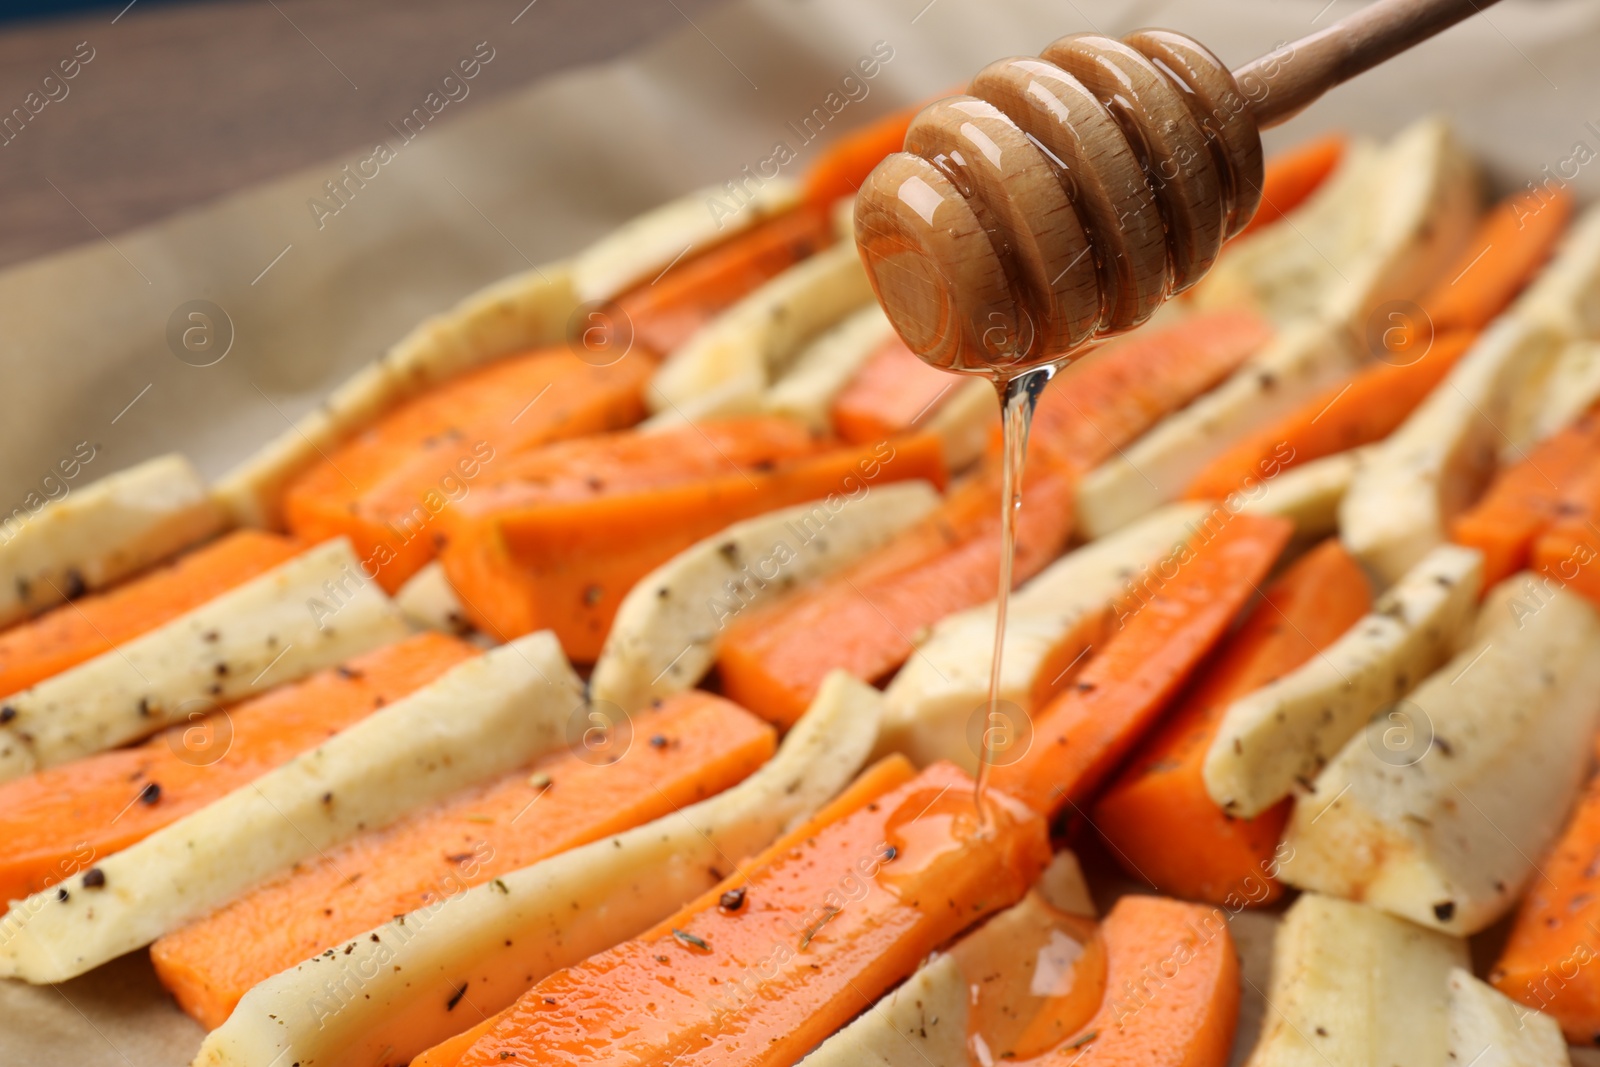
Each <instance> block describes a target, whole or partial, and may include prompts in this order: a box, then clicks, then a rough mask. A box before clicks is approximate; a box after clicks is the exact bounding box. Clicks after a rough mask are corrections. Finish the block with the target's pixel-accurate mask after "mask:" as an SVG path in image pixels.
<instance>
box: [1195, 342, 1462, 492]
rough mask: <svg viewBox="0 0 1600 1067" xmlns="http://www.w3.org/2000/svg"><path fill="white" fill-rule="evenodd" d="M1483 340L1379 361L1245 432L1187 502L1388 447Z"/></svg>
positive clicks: (1201, 478) (1197, 481)
mask: <svg viewBox="0 0 1600 1067" xmlns="http://www.w3.org/2000/svg"><path fill="white" fill-rule="evenodd" d="M1476 338H1477V334H1475V333H1472V332H1470V331H1465V330H1457V331H1455V332H1453V333H1446V334H1442V335H1440V336H1439V337H1437V338H1436V339H1435V340H1434V342H1433V345H1432V346H1431V347H1430V348H1429V349H1428V351H1427V352H1426V353H1425V354H1424V355H1423V356H1422V357H1421V358H1420V359H1417V360H1415V361H1414V362H1410V363H1406V364H1404V365H1396V364H1390V363H1374V364H1372V365H1371V366H1368V367H1365V368H1363V369H1361V370H1359V371H1357V372H1355V374H1353V375H1351V376H1350V378H1349V379H1347V380H1346V381H1344V382H1343V383H1341V384H1339V385H1335V386H1331V387H1330V388H1328V389H1327V390H1326V391H1324V392H1322V393H1320V394H1319V395H1317V396H1315V397H1313V398H1312V399H1311V400H1310V401H1308V402H1307V403H1305V404H1304V405H1302V406H1301V407H1299V408H1296V409H1295V410H1294V411H1291V412H1289V413H1288V414H1287V415H1285V416H1284V417H1283V418H1281V419H1279V420H1277V421H1276V422H1273V423H1269V424H1268V425H1266V426H1263V427H1261V429H1259V430H1257V431H1255V432H1254V433H1250V434H1246V435H1245V436H1244V437H1242V438H1240V439H1239V440H1238V441H1236V442H1235V443H1234V444H1233V445H1232V446H1231V447H1229V448H1228V449H1227V450H1226V451H1225V452H1223V453H1222V454H1221V455H1219V456H1218V457H1217V458H1216V459H1214V460H1212V461H1211V462H1210V463H1209V464H1207V465H1206V466H1205V467H1204V468H1203V469H1202V470H1201V471H1200V473H1199V474H1197V475H1196V476H1195V479H1194V481H1193V482H1191V483H1190V484H1189V487H1188V489H1186V490H1185V491H1184V497H1185V498H1186V499H1188V500H1224V499H1226V498H1227V497H1228V496H1229V495H1231V494H1233V493H1236V492H1239V491H1241V490H1245V489H1249V488H1250V487H1251V486H1253V485H1258V484H1260V483H1261V482H1262V481H1265V480H1267V479H1270V478H1273V477H1275V476H1276V475H1278V474H1280V473H1282V472H1283V471H1285V470H1288V469H1289V468H1291V467H1298V466H1300V465H1301V464H1302V463H1309V462H1311V461H1312V460H1314V459H1321V458H1322V457H1324V456H1331V455H1334V454H1335V453H1338V452H1345V451H1348V450H1349V449H1352V448H1357V447H1359V446H1361V445H1365V444H1371V443H1372V442H1374V441H1381V440H1382V439H1383V438H1385V437H1387V436H1389V434H1391V433H1393V432H1394V430H1395V429H1396V428H1397V427H1399V425H1400V424H1401V423H1402V422H1404V421H1405V420H1406V418H1407V417H1408V416H1409V415H1410V414H1411V412H1412V411H1414V410H1416V407H1417V405H1418V404H1420V403H1422V401H1423V400H1424V399H1425V398H1426V397H1427V395H1428V394H1429V393H1431V392H1433V390H1434V388H1435V387H1436V386H1438V384H1439V383H1440V382H1441V381H1443V380H1444V376H1445V375H1446V374H1448V373H1449V372H1450V368H1451V367H1454V366H1455V365H1456V363H1457V362H1458V361H1459V360H1460V359H1461V357H1462V356H1463V355H1465V354H1466V352H1467V350H1468V349H1469V348H1471V347H1472V342H1473V341H1474V340H1476Z"/></svg>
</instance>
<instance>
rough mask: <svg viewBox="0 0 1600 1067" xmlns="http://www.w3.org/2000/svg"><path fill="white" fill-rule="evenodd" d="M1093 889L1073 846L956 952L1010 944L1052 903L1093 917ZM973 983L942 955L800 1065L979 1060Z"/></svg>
mask: <svg viewBox="0 0 1600 1067" xmlns="http://www.w3.org/2000/svg"><path fill="white" fill-rule="evenodd" d="M1088 892H1089V891H1088V886H1087V885H1085V884H1084V881H1083V873H1082V871H1081V870H1079V868H1078V861H1077V857H1075V856H1074V855H1073V854H1072V853H1071V852H1060V853H1057V854H1056V858H1055V859H1054V860H1052V861H1051V864H1050V866H1049V867H1047V868H1046V869H1045V872H1044V873H1043V874H1042V875H1040V876H1039V882H1038V884H1036V885H1035V886H1034V887H1033V889H1032V891H1030V892H1029V893H1028V895H1027V896H1025V897H1023V898H1022V900H1021V902H1020V903H1017V904H1014V905H1012V906H1011V907H1010V908H1007V909H1006V910H1005V911H1003V912H1001V913H1000V914H998V915H996V916H994V917H993V918H992V919H990V920H989V921H988V922H986V923H985V924H984V925H983V926H981V927H979V928H978V929H977V930H975V931H973V932H972V933H970V934H968V935H967V936H966V937H964V938H962V940H961V944H960V946H958V948H957V950H956V951H957V952H960V951H961V950H962V949H963V948H967V949H971V950H973V951H974V952H975V954H977V955H979V956H989V957H994V956H996V955H998V954H999V952H1000V951H1003V950H1004V949H1003V948H1002V946H1004V947H1005V948H1009V947H1010V945H1011V944H1012V943H1015V941H1016V939H1015V938H1012V939H1008V938H1007V936H1006V935H1007V933H1008V932H1010V928H1021V929H1023V930H1029V929H1038V928H1040V927H1042V926H1045V925H1046V924H1047V923H1048V922H1049V914H1050V913H1049V908H1054V909H1055V910H1057V911H1064V912H1067V913H1068V914H1071V915H1081V916H1083V917H1085V918H1090V919H1092V918H1094V905H1093V904H1092V903H1090V902H1089V897H1088ZM1046 905H1048V907H1046ZM1052 947H1053V946H1052ZM986 950H987V951H986ZM997 950H998V951H997ZM1063 950H1064V951H1058V952H1057V953H1056V954H1055V955H1054V956H1052V955H1051V954H1050V948H1048V947H1047V948H1045V949H1044V950H1043V952H1042V953H1041V954H1040V955H1042V956H1044V958H1045V959H1046V960H1049V961H1051V962H1054V961H1055V958H1056V957H1060V956H1062V955H1064V953H1065V952H1071V951H1072V950H1071V948H1070V947H1067V946H1063ZM1037 959H1038V957H1037V956H1036V957H1035V960H1026V961H1024V960H1018V961H1017V962H1018V965H1019V967H1030V968H1031V967H1033V966H1036V965H1037V964H1036V960H1037ZM1070 965H1071V960H1063V961H1062V966H1063V969H1065V968H1066V967H1070ZM968 982H969V979H968V977H967V975H965V974H964V973H963V972H962V969H961V966H960V965H959V964H958V963H957V962H956V957H955V956H953V955H950V954H948V953H946V954H943V955H940V956H938V957H936V958H935V959H933V960H931V961H930V962H928V963H926V964H924V965H923V966H922V967H920V968H918V970H917V971H916V973H915V974H913V975H912V976H911V977H910V978H907V979H906V980H905V982H904V983H902V984H901V985H900V986H899V987H897V988H896V989H894V990H893V991H892V992H890V993H889V994H888V995H887V996H885V997H884V998H883V999H882V1000H879V1001H878V1002H877V1003H876V1004H874V1005H873V1006H872V1007H870V1008H868V1009H867V1010H866V1011H864V1012H862V1013H861V1015H860V1017H858V1018H857V1019H856V1020H855V1022H853V1023H851V1024H850V1025H849V1026H847V1027H845V1028H844V1029H843V1030H840V1031H839V1032H838V1033H836V1034H834V1035H833V1036H832V1037H830V1038H829V1039H828V1040H826V1041H824V1042H823V1043H822V1044H821V1045H819V1046H818V1047H817V1049H816V1050H815V1051H813V1052H812V1053H811V1054H810V1055H808V1056H806V1058H805V1059H803V1060H801V1061H800V1063H801V1065H802V1067H968V1065H969V1064H970V1063H971V1062H972V1060H971V1059H970V1058H969V1054H968V1050H967V1006H968V1001H969V1000H970V999H971V994H970V986H969V984H968Z"/></svg>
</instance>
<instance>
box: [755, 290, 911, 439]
mask: <svg viewBox="0 0 1600 1067" xmlns="http://www.w3.org/2000/svg"><path fill="white" fill-rule="evenodd" d="M893 337H894V327H893V326H890V325H889V317H888V316H887V315H885V314H884V313H883V309H882V308H881V307H879V306H878V305H877V304H872V305H869V306H867V307H864V308H862V309H861V310H860V311H857V312H855V313H854V314H852V315H851V316H850V317H849V318H847V319H845V320H844V321H843V322H841V323H839V324H838V325H837V326H835V327H833V328H832V329H830V330H828V331H827V332H826V333H824V334H823V335H822V336H820V337H818V338H817V339H816V340H815V341H812V342H811V343H810V344H809V345H807V346H806V347H805V349H804V350H803V351H802V352H801V353H800V354H799V355H798V356H796V357H795V360H794V365H793V366H792V367H790V368H789V370H788V371H787V372H785V373H784V375H783V377H781V378H779V379H778V381H777V382H776V384H774V385H773V386H772V388H770V389H768V390H767V392H766V395H765V396H763V397H762V398H761V408H762V410H763V411H770V412H772V413H773V414H775V415H792V416H794V417H795V418H797V419H804V420H805V421H806V422H807V423H809V424H810V425H811V426H812V427H814V428H816V429H818V430H827V429H831V417H830V411H829V409H830V408H831V407H832V405H833V398H834V397H836V396H838V395H839V390H841V389H843V388H844V387H845V386H846V385H848V384H849V383H850V379H851V378H852V377H853V376H854V375H855V373H856V371H857V370H859V369H860V368H861V364H863V363H865V362H866V361H867V359H868V357H870V356H871V355H872V354H873V353H874V352H876V351H877V350H878V349H879V348H882V347H883V346H884V345H885V344H886V343H888V341H889V340H890V339H891V338H893Z"/></svg>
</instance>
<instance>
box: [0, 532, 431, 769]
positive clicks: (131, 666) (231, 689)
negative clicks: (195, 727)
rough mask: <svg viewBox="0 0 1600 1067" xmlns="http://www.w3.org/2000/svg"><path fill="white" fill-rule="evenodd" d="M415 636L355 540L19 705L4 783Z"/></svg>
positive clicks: (1, 751)
mask: <svg viewBox="0 0 1600 1067" xmlns="http://www.w3.org/2000/svg"><path fill="white" fill-rule="evenodd" d="M405 634H406V627H405V623H404V622H403V621H401V618H400V613H399V612H398V611H396V610H395V607H394V605H393V603H391V602H390V600H389V598H388V597H387V596H385V595H384V594H383V590H381V589H379V588H378V587H377V585H376V584H374V583H373V582H371V581H370V580H368V579H367V578H365V577H364V576H363V574H362V572H361V564H360V563H359V562H357V560H356V556H355V553H354V552H353V551H351V548H350V542H349V541H347V540H345V539H344V538H342V537H341V538H337V539H335V540H332V541H328V542H325V543H324V544H321V545H318V546H317V547H316V548H313V549H310V550H308V551H306V552H303V553H301V554H300V555H298V556H296V557H295V558H294V559H291V560H289V561H287V562H286V563H283V564H281V565H279V566H277V567H275V568H273V569H272V570H270V571H268V572H267V573H266V574H263V575H261V576H260V577H258V578H254V579H252V580H251V581H249V582H246V583H245V584H244V585H241V586H239V587H238V588H236V589H232V590H230V591H228V592H226V593H224V594H222V595H221V596H219V597H217V598H215V599H213V600H211V601H208V602H207V603H205V604H202V605H201V606H200V607H198V608H195V609H194V610H193V611H191V612H189V613H188V614H186V615H181V616H179V617H178V618H176V619H173V620H172V621H171V622H168V623H165V624H163V625H162V626H159V627H157V628H156V629H154V630H151V631H150V632H149V633H147V634H144V635H143V636H141V637H137V638H135V639H133V640H132V641H129V642H127V643H126V644H124V645H121V646H119V647H117V648H114V649H112V650H111V651H109V652H105V653H102V654H101V655H99V656H97V657H95V658H94V659H92V660H89V661H88V662H86V663H81V664H79V665H78V666H76V667H73V668H72V669H71V670H68V671H63V672H62V673H60V674H57V675H55V676H54V677H51V678H46V679H45V680H44V681H42V682H40V683H39V684H38V685H36V686H34V687H33V688H32V689H27V690H24V691H23V692H21V693H17V694H16V695H14V696H11V697H7V698H6V700H5V707H6V708H7V709H9V711H10V714H9V715H7V716H6V717H5V718H6V720H7V721H6V723H5V725H4V726H0V780H3V779H6V778H12V777H16V776H17V774H19V773H25V772H27V771H30V770H36V769H38V768H42V767H54V766H56V765H57V764H60V763H65V762H67V761H68V760H73V759H77V758H79V757H81V756H87V755H89V754H90V753H93V752H102V751H104V750H105V749H108V748H114V747H116V746H117V745H121V744H125V743H126V742H128V741H134V740H137V739H138V738H141V737H144V736H146V735H148V734H152V733H154V732H155V731H157V730H159V729H161V727H163V726H166V725H168V724H169V723H173V722H177V721H180V720H182V719H184V718H185V717H187V716H189V715H190V714H191V713H193V712H198V711H209V710H210V709H212V708H214V707H217V706H219V705H222V704H227V703H231V702H232V701H235V700H239V699H242V698H243V697H245V696H248V695H249V694H251V693H253V692H259V691H261V690H264V689H270V688H271V687H272V686H275V685H282V684H283V683H285V682H291V681H294V680H295V679H297V678H303V677H305V676H306V675H307V674H310V673H311V672H312V671H317V670H321V669H323V668H324V667H332V666H335V665H337V664H340V663H343V662H344V661H345V660H348V659H350V658H351V657H353V656H358V655H360V654H361V653H363V652H366V651H369V650H370V649H374V648H377V647H378V646H380V645H386V644H389V643H390V642H392V641H398V640H399V639H400V638H402V637H404V636H405Z"/></svg>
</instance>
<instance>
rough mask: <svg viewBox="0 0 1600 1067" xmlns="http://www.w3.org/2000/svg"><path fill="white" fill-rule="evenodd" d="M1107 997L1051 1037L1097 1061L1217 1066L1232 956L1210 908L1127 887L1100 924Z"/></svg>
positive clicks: (1124, 1065)
mask: <svg viewBox="0 0 1600 1067" xmlns="http://www.w3.org/2000/svg"><path fill="white" fill-rule="evenodd" d="M1098 936H1099V939H1100V941H1101V942H1102V944H1103V945H1104V949H1105V955H1106V976H1105V978H1106V998H1105V1000H1104V1001H1103V1002H1102V1003H1101V1006H1100V1010H1099V1012H1097V1013H1096V1014H1095V1017H1094V1018H1092V1019H1090V1020H1089V1022H1088V1023H1086V1024H1085V1025H1084V1026H1083V1028H1082V1029H1081V1030H1079V1031H1078V1033H1077V1034H1076V1035H1074V1036H1073V1037H1070V1038H1068V1039H1067V1040H1066V1041H1063V1042H1062V1043H1061V1044H1060V1045H1058V1046H1056V1048H1057V1051H1058V1052H1060V1053H1061V1055H1062V1056H1063V1057H1065V1058H1063V1059H1062V1060H1061V1062H1062V1063H1075V1062H1077V1059H1078V1058H1080V1057H1081V1058H1082V1059H1083V1060H1084V1062H1085V1063H1090V1064H1094V1065H1095V1067H1224V1065H1225V1064H1227V1062H1228V1057H1229V1055H1230V1054H1231V1052H1232V1050H1233V1034H1234V1028H1235V1027H1236V1026H1237V1025H1238V1021H1239V957H1238V954H1237V953H1236V952H1235V950H1234V945H1233V935H1232V934H1231V933H1229V931H1228V923H1227V920H1226V919H1225V918H1224V917H1223V915H1222V913H1221V911H1219V910H1218V909H1216V908H1206V907H1201V906H1198V905H1195V904H1183V903H1180V902H1178V901H1176V900H1165V899H1162V898H1160V897H1144V896H1128V897H1123V898H1122V899H1121V900H1119V901H1117V903H1116V904H1115V905H1114V906H1113V907H1112V909H1111V913H1110V914H1109V915H1107V916H1106V918H1105V921H1104V922H1102V923H1101V924H1100V929H1099V933H1098Z"/></svg>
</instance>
